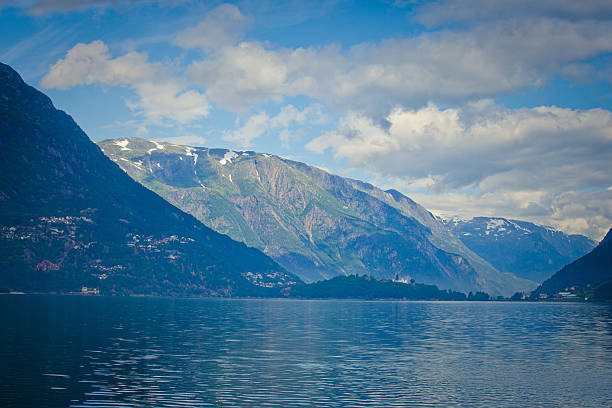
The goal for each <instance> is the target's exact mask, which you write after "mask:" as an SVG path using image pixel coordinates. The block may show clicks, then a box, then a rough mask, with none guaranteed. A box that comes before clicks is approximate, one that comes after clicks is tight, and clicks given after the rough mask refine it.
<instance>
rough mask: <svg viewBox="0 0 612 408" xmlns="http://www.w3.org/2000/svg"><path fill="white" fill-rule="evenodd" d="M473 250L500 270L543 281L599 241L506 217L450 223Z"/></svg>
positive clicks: (454, 230) (481, 218)
mask: <svg viewBox="0 0 612 408" xmlns="http://www.w3.org/2000/svg"><path fill="white" fill-rule="evenodd" d="M446 225H447V226H448V227H449V229H450V230H451V231H452V232H453V233H454V234H455V235H456V236H457V237H459V238H460V239H461V241H462V242H463V243H464V244H465V245H466V246H467V247H468V248H470V249H471V250H472V251H474V252H476V253H477V254H478V255H480V256H481V257H482V258H484V259H485V260H487V261H488V262H489V263H490V264H491V265H493V266H494V267H495V268H497V269H498V270H500V271H504V272H512V273H513V274H515V275H516V276H519V277H521V278H525V279H530V280H533V281H536V282H542V281H544V280H545V279H547V278H549V277H550V276H551V275H552V274H553V273H555V272H556V271H558V270H559V269H560V268H561V267H563V266H564V265H567V264H568V263H570V262H572V261H574V260H575V259H577V258H579V257H581V256H582V255H584V254H586V253H587V252H589V251H590V250H592V249H593V248H594V247H595V242H593V241H592V240H590V239H589V238H587V237H585V236H582V235H567V234H565V233H563V232H561V231H556V230H554V229H552V228H549V227H543V226H540V225H536V224H532V223H530V222H525V221H517V220H508V219H505V218H499V217H495V218H491V217H476V218H473V219H471V220H450V221H446Z"/></svg>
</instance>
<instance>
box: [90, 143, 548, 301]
mask: <svg viewBox="0 0 612 408" xmlns="http://www.w3.org/2000/svg"><path fill="white" fill-rule="evenodd" d="M99 144H100V146H101V147H102V149H103V151H104V153H105V154H107V155H108V157H110V158H111V159H112V160H113V161H115V163H117V164H118V165H119V166H121V168H122V169H124V170H125V171H126V172H127V173H128V174H129V175H130V176H132V177H133V178H134V179H135V180H137V181H139V182H140V183H142V184H143V185H145V186H146V187H148V188H150V189H152V190H153V191H155V192H156V193H158V194H159V195H161V196H162V197H164V198H166V199H167V200H168V201H169V202H171V203H172V204H174V205H176V206H177V207H179V208H181V209H183V210H184V211H187V212H189V213H191V214H193V215H194V216H195V217H197V218H198V219H199V220H201V221H202V222H203V223H204V224H206V225H208V226H209V227H211V228H213V229H215V230H216V231H218V232H221V233H224V234H228V235H229V236H230V237H232V238H234V239H236V240H239V241H242V242H245V243H246V244H247V245H249V246H253V247H256V248H259V249H261V250H263V251H264V252H265V253H266V254H267V255H269V256H271V257H272V258H274V259H275V260H276V261H277V262H278V263H280V264H281V265H283V266H284V267H285V268H287V269H288V270H290V271H292V272H295V273H296V274H298V275H299V276H300V277H302V278H303V279H304V280H306V281H316V280H320V279H326V278H330V277H333V276H336V275H351V274H360V275H363V274H369V275H372V276H375V277H379V278H385V279H392V278H395V277H398V278H401V279H405V280H409V279H411V278H413V279H415V280H416V281H417V282H422V283H427V284H434V285H437V286H438V287H440V288H444V289H453V290H460V291H464V292H469V291H479V290H480V291H486V292H488V293H491V294H506V295H509V294H512V293H514V292H515V291H517V290H531V289H533V288H535V287H536V284H535V283H533V282H531V281H527V280H523V279H519V278H517V277H516V276H514V275H512V274H510V273H500V272H498V271H497V270H496V269H495V268H493V267H492V266H491V265H489V264H488V263H487V262H486V261H484V260H483V259H482V258H480V257H478V255H476V254H475V253H473V252H472V251H470V250H469V249H468V248H467V247H465V245H463V243H462V242H461V241H460V240H459V239H457V238H456V237H455V236H454V235H453V234H452V233H451V232H450V231H449V230H448V228H447V227H446V226H445V225H444V224H442V223H441V222H440V221H439V220H437V219H436V218H435V217H433V216H432V215H431V214H430V213H429V212H428V211H426V210H425V209H424V208H422V207H421V206H419V205H418V204H416V203H415V202H414V201H412V200H410V199H409V198H408V197H405V196H403V195H402V194H400V193H399V192H397V191H388V192H385V191H382V190H380V189H378V188H375V187H373V186H372V185H369V184H366V183H363V182H360V181H356V180H350V179H345V178H342V177H339V176H335V175H331V174H329V173H327V172H325V171H323V170H320V169H318V168H315V167H312V166H308V165H306V164H303V163H299V162H295V161H291V160H286V159H283V158H280V157H277V156H272V155H269V154H265V153H255V152H251V151H238V152H234V151H230V150H226V149H208V148H199V147H189V146H179V145H176V144H171V143H164V142H157V141H147V140H143V139H137V138H131V139H119V140H106V141H103V142H101V143H99Z"/></svg>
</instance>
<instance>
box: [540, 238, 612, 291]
mask: <svg viewBox="0 0 612 408" xmlns="http://www.w3.org/2000/svg"><path fill="white" fill-rule="evenodd" d="M563 291H570V292H573V293H578V294H584V295H585V296H587V297H588V296H590V297H592V298H594V300H607V301H612V229H610V230H609V231H608V234H607V235H606V236H605V238H604V239H603V240H602V241H601V242H600V243H599V245H597V247H595V249H593V250H592V251H591V252H589V253H588V254H586V255H584V256H583V257H581V258H579V259H577V260H576V261H574V262H572V263H571V264H569V265H566V266H565V267H563V268H562V269H561V270H560V271H558V272H557V273H555V274H554V275H553V276H552V277H551V278H550V279H547V280H545V281H544V283H542V285H541V286H540V287H538V289H537V290H536V291H535V295H538V294H540V293H545V294H547V295H549V296H552V295H555V294H557V293H559V292H563Z"/></svg>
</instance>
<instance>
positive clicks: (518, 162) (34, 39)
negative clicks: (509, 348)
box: [0, 0, 612, 240]
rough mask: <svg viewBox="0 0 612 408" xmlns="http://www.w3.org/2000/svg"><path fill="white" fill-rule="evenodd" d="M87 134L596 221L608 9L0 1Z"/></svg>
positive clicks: (553, 4)
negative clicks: (248, 156) (267, 156)
mask: <svg viewBox="0 0 612 408" xmlns="http://www.w3.org/2000/svg"><path fill="white" fill-rule="evenodd" d="M0 34H1V35H0V62H3V63H6V64H9V65H11V66H12V67H13V68H14V69H16V70H17V71H18V72H19V73H20V74H21V75H22V77H23V78H24V80H25V81H26V82H28V83H29V84H31V85H33V86H35V87H37V88H38V89H40V90H41V91H43V92H45V93H46V94H47V95H49V96H50V97H51V99H52V100H53V102H54V104H55V106H56V107H58V108H59V109H62V110H65V111H66V112H68V113H69V114H70V115H71V116H72V117H73V118H74V119H75V121H76V122H77V123H78V124H79V125H80V126H81V127H82V128H83V130H84V131H85V132H86V133H87V134H88V135H89V137H90V138H91V139H92V140H94V141H100V140H104V139H109V138H123V137H142V138H146V139H151V140H166V141H171V142H174V143H179V144H189V145H194V146H206V147H224V148H229V149H234V150H255V151H259V152H267V153H272V154H276V155H279V156H282V157H287V158H290V159H294V160H298V161H303V162H306V163H308V164H311V165H315V166H318V167H320V168H323V169H325V170H327V171H329V172H331V173H334V174H339V175H342V176H345V177H351V178H357V179H361V180H365V181H368V182H371V183H372V184H374V185H376V186H378V187H381V188H384V189H388V188H394V189H396V190H399V191H401V192H402V193H404V194H406V195H408V196H409V197H411V198H412V199H414V200H415V201H417V202H419V203H420V204H422V205H424V206H425V207H426V208H427V209H429V210H430V211H432V212H433V213H434V214H436V215H438V216H441V217H444V218H452V217H460V218H470V217H474V216H498V217H506V218H513V219H520V220H527V221H531V222H535V223H537V224H542V225H550V226H553V227H556V228H559V229H561V230H563V231H565V232H568V233H579V234H585V235H587V236H589V237H591V238H592V239H595V240H600V239H601V238H602V237H603V236H604V234H605V233H606V232H607V231H608V229H609V228H610V227H611V226H612V2H610V1H609V0H603V1H599V0H592V1H581V2H576V1H573V0H539V1H538V2H533V1H530V0H529V1H528V0H505V1H492V0H445V1H439V2H436V1H418V0H415V1H411V0H395V1H392V0H388V1H384V0H381V1H374V0H370V1H340V0H338V1H317V0H312V1H301V0H294V1H272V0H268V1H266V0H259V1H250V0H245V1H238V2H232V3H223V2H217V1H186V0H185V1H181V0H167V1H161V0H160V1H150V0H131V1H127V0H112V1H109V0H81V1H76V0H0Z"/></svg>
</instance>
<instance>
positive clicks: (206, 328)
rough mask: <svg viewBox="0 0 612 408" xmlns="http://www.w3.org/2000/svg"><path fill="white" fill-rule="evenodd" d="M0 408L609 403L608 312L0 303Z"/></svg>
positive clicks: (608, 308) (548, 306) (114, 300)
mask: <svg viewBox="0 0 612 408" xmlns="http://www.w3.org/2000/svg"><path fill="white" fill-rule="evenodd" d="M0 310H1V316H2V317H1V321H0V324H1V327H2V336H1V338H0V357H1V361H2V364H1V366H2V368H0V370H1V371H0V375H1V376H0V406H2V407H69V406H70V407H107V406H108V407H145V406H146V407H200V406H203V407H208V406H211V407H213V406H214V407H301V406H325V407H348V406H372V407H385V406H388V407H405V406H481V407H491V406H505V407H526V406H538V407H542V406H544V407H545V406H551V407H553V406H554V407H557V406H583V407H604V406H612V305H598V304H559V303H556V304H552V303H481V302H365V301H333V300H329V301H296V300H237V299H234V300H222V299H170V298H133V297H132V298H127V297H126V298H121V297H81V296H28V295H25V296H8V295H7V296H0Z"/></svg>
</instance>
